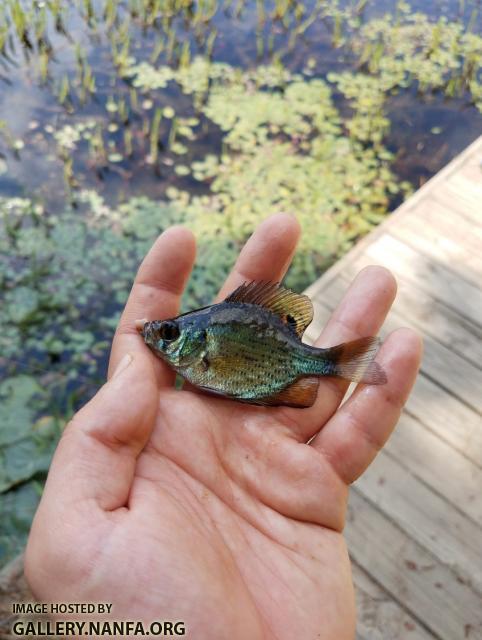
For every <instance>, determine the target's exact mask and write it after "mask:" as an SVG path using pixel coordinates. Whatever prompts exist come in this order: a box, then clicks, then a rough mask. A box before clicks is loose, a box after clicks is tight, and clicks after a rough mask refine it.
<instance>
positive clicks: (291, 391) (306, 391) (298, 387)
mask: <svg viewBox="0 0 482 640" xmlns="http://www.w3.org/2000/svg"><path fill="white" fill-rule="evenodd" d="M319 382H320V380H319V378H318V377H317V376H308V377H306V378H300V379H299V380H296V382H293V383H292V384H290V385H289V386H288V387H285V388H284V389H282V390H281V391H279V392H278V393H276V394H275V395H272V396H268V397H266V398H260V399H259V404H265V405H271V406H279V405H285V406H287V407H298V408H303V407H311V406H312V405H313V403H314V402H315V400H316V394H317V392H318V384H319Z"/></svg>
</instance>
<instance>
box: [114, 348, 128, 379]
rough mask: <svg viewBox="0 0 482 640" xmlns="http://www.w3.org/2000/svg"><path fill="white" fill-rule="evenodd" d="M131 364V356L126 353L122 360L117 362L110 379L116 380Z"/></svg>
mask: <svg viewBox="0 0 482 640" xmlns="http://www.w3.org/2000/svg"><path fill="white" fill-rule="evenodd" d="M131 362H132V356H131V354H130V353H126V354H125V356H124V357H123V358H122V360H121V361H120V362H119V364H118V365H117V367H116V368H115V371H114V373H113V374H112V379H114V378H117V376H118V375H120V374H121V373H122V372H123V371H124V370H125V369H127V367H128V366H129V365H130V363H131Z"/></svg>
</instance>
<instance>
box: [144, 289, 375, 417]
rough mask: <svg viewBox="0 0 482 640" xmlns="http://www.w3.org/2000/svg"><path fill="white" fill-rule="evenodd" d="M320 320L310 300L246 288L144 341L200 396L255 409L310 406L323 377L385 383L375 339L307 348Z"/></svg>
mask: <svg viewBox="0 0 482 640" xmlns="http://www.w3.org/2000/svg"><path fill="white" fill-rule="evenodd" d="M312 318H313V306H312V304H311V301H310V300H309V298H308V297H307V296H304V295H300V294H297V293H295V292H293V291H290V290H289V289H285V288H283V287H281V286H279V285H278V284H274V283H266V282H260V283H257V282H252V283H249V284H243V285H241V286H240V287H238V289H236V291H234V292H233V293H232V294H231V295H230V296H228V297H227V298H226V300H224V301H223V302H220V303H219V304H214V305H211V306H209V307H205V308H202V309H197V310H195V311H191V312H188V313H185V314H183V315H180V316H178V317H176V318H172V319H168V320H154V321H151V322H146V323H145V324H144V326H143V328H142V335H143V337H144V340H145V342H146V344H147V345H148V346H149V347H150V348H151V349H152V351H153V352H154V353H155V354H156V355H158V356H159V357H160V358H162V359H163V360H165V361H166V362H167V363H168V364H169V365H170V366H171V367H172V368H173V369H174V370H175V371H177V372H178V373H179V374H180V375H181V376H182V377H183V378H185V379H186V380H188V381H189V382H190V383H191V384H193V385H195V386H196V387H199V388H200V389H202V390H204V391H207V392H210V393H214V394H217V395H221V396H224V397H226V398H231V399H235V400H239V401H242V402H249V403H252V404H261V405H273V406H275V405H287V406H293V407H309V406H311V405H312V404H313V402H314V400H315V398H316V393H317V389H318V382H319V377H320V376H337V377H341V378H345V379H347V380H350V381H356V382H364V383H368V384H382V383H384V382H385V381H386V377H385V374H384V372H383V370H382V369H381V367H380V366H379V365H378V364H377V363H376V362H374V361H373V358H374V356H375V353H376V349H377V346H378V340H377V339H376V338H372V337H368V338H362V339H360V340H355V341H353V342H348V343H344V344H341V345H337V346H335V347H331V348H328V349H319V348H316V347H312V346H310V345H307V344H305V343H303V342H302V341H301V337H302V335H303V333H304V331H305V329H306V327H307V326H308V325H309V324H310V322H311V320H312Z"/></svg>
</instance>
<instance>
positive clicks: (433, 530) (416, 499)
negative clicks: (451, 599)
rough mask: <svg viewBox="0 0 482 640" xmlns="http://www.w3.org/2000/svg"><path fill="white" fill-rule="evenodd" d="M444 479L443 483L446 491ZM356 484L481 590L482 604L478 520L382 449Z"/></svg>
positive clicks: (455, 479) (456, 479) (414, 537)
mask: <svg viewBox="0 0 482 640" xmlns="http://www.w3.org/2000/svg"><path fill="white" fill-rule="evenodd" d="M425 455H426V456H427V457H429V456H430V455H431V452H430V451H426V450H425ZM442 470H443V467H442V468H441V471H442ZM446 477H449V476H448V474H447V476H446ZM440 480H441V481H440V487H439V488H440V490H443V488H444V484H443V483H442V479H440ZM450 480H451V482H462V481H463V478H462V477H460V476H455V477H453V478H450ZM356 488H357V490H358V491H359V492H360V493H361V494H362V495H363V496H365V497H366V498H367V499H369V500H370V502H372V503H373V504H375V505H376V506H377V507H378V508H379V509H380V511H382V512H383V513H384V514H385V515H386V516H388V517H389V518H390V520H392V521H393V522H395V523H396V524H397V525H398V526H399V527H400V529H401V530H403V531H404V532H405V533H406V534H407V536H409V537H410V538H411V539H412V540H415V541H416V542H417V543H418V544H420V546H422V547H424V548H425V549H428V550H429V551H430V552H431V554H432V555H433V556H434V557H435V558H436V559H437V561H439V562H442V563H443V564H445V565H447V566H448V567H450V568H451V569H452V570H453V572H454V574H455V576H456V577H457V578H458V579H460V580H463V581H464V582H465V583H466V584H467V585H468V586H470V588H472V589H473V590H474V591H476V592H477V593H478V594H479V596H480V598H481V600H480V602H481V603H482V565H481V563H480V540H481V539H482V529H481V527H479V525H477V524H476V523H474V522H473V521H472V520H469V519H468V518H467V517H466V516H464V515H463V514H461V513H460V512H459V511H458V510H457V509H455V508H454V506H453V505H451V504H450V503H449V502H447V500H445V499H444V498H443V497H441V496H440V495H439V494H437V493H435V492H434V491H433V490H432V489H430V488H429V487H428V486H427V485H425V484H424V483H422V482H421V481H420V480H419V479H418V478H416V477H415V476H413V475H412V474H411V473H410V472H409V471H407V469H405V468H404V467H403V466H402V465H401V464H400V463H399V462H398V461H397V460H395V459H394V458H393V457H392V456H390V455H388V453H386V452H385V451H383V450H382V451H380V453H379V454H378V456H377V458H376V459H375V461H374V462H373V463H372V464H371V466H370V467H369V469H368V470H367V471H365V473H364V474H363V476H362V477H361V478H360V479H359V480H358V481H357V483H356Z"/></svg>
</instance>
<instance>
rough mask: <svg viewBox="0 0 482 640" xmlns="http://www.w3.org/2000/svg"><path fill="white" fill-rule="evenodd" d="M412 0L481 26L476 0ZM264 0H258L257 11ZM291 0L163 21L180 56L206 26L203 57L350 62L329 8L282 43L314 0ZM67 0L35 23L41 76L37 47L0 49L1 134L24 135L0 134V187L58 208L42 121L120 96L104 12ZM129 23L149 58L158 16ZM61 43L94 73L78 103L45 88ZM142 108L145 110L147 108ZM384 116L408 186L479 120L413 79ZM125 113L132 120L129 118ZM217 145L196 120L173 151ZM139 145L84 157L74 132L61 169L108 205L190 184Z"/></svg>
mask: <svg viewBox="0 0 482 640" xmlns="http://www.w3.org/2000/svg"><path fill="white" fill-rule="evenodd" d="M24 4H25V3H24ZM81 4H82V3H81ZM360 4H361V3H360ZM39 5H40V6H41V5H42V3H39ZM412 5H413V7H414V8H415V9H420V10H423V11H424V12H425V13H427V12H428V13H429V15H430V16H431V17H432V18H433V19H438V18H439V17H440V16H442V15H445V16H447V17H448V18H449V19H451V20H453V19H461V20H462V21H464V22H465V23H467V22H468V21H470V20H471V17H472V20H473V22H474V24H473V29H474V30H475V31H476V30H480V28H481V19H480V16H481V14H482V12H481V11H479V13H478V15H477V17H476V18H475V21H474V14H473V12H474V11H475V10H477V9H478V2H466V3H462V2H459V1H458V0H450V1H445V2H440V1H437V2H431V3H424V2H422V1H421V0H418V1H417V2H414V3H412ZM105 6H106V3H105V2H95V3H93V7H94V11H95V13H96V15H97V16H101V14H102V9H103V8H104V7H105ZM272 6H273V5H272V4H271V3H266V7H267V10H266V12H267V13H269V10H270V9H271V8H272ZM303 6H304V7H305V14H304V15H303V16H302V17H301V18H300V20H299V21H296V20H295V19H294V18H293V16H292V15H291V17H290V18H289V19H287V26H286V27H284V26H283V25H282V24H280V23H278V22H273V21H270V20H269V19H266V20H265V22H264V23H263V19H262V15H261V14H260V10H259V4H258V3H255V2H247V3H245V4H244V6H243V8H242V10H241V12H240V14H239V15H237V7H239V5H237V4H236V3H225V4H224V10H223V9H222V8H218V9H217V11H216V12H215V13H214V15H213V16H212V17H211V18H210V19H209V20H206V21H205V22H204V23H203V24H201V25H196V24H195V22H196V20H195V17H194V18H191V20H190V19H189V18H188V17H186V16H187V15H188V14H187V13H186V14H185V16H184V17H182V16H180V17H177V18H175V19H174V20H173V22H172V24H173V26H172V32H175V33H176V34H177V36H178V38H179V40H180V42H182V43H184V42H189V43H190V53H191V55H194V54H195V53H196V52H203V51H205V49H206V41H207V40H208V38H209V34H210V33H216V38H215V40H214V46H213V49H212V59H213V60H214V61H222V62H227V63H229V64H232V65H235V66H240V67H242V68H251V67H253V66H255V65H257V64H259V63H260V62H263V61H265V62H266V61H269V59H271V58H272V57H273V55H275V56H276V55H278V56H279V57H280V58H281V60H282V62H283V64H284V65H285V66H286V67H287V68H288V69H290V70H292V71H295V72H302V71H303V70H304V69H305V64H306V60H308V59H309V58H313V60H314V65H313V73H314V75H315V76H319V77H322V78H323V77H326V75H327V73H329V72H330V71H343V70H350V69H353V68H354V66H355V63H356V61H355V58H354V56H353V55H351V54H350V53H348V52H347V49H346V48H339V49H336V48H334V47H333V46H332V34H333V29H334V25H333V21H332V20H331V19H323V20H322V19H317V20H315V21H314V22H313V23H312V24H310V26H308V28H307V29H306V31H304V33H303V34H302V35H301V36H299V37H298V38H297V39H296V42H295V46H293V47H292V48H290V46H289V44H290V37H292V34H293V30H294V28H295V27H296V25H297V24H300V23H303V20H306V19H307V18H308V17H309V15H310V12H312V11H313V10H314V7H315V4H314V3H313V2H311V3H310V2H307V3H304V5H303ZM67 7H68V9H67V11H66V14H65V18H64V24H63V28H65V33H59V32H58V31H56V30H55V29H54V28H53V25H52V24H51V25H50V27H49V29H48V30H47V33H48V39H49V43H50V45H51V47H52V49H53V51H54V55H53V57H52V61H51V62H50V64H49V69H50V71H49V75H50V78H49V80H48V81H47V82H46V83H45V85H44V86H42V85H41V84H39V82H38V71H37V70H36V65H37V63H38V56H35V55H32V53H31V52H29V51H28V49H26V48H23V49H21V48H20V47H19V46H18V44H17V46H16V47H15V51H12V50H11V49H9V50H8V52H6V54H5V55H4V56H3V58H1V59H0V60H1V65H0V121H1V120H4V121H5V122H6V123H7V125H8V128H9V129H10V131H11V134H12V136H13V138H15V139H20V140H22V142H23V145H24V146H23V148H22V149H21V150H19V151H17V152H16V153H14V152H12V150H11V149H9V145H7V144H6V143H5V140H3V141H2V140H1V138H0V154H1V155H0V162H2V158H3V167H4V170H5V169H7V170H6V171H4V172H3V173H2V171H1V170H0V195H3V196H25V195H28V196H34V197H36V198H40V199H42V200H43V201H45V202H46V203H47V206H48V208H49V209H50V210H54V211H55V210H61V209H62V206H63V203H64V201H65V198H66V196H67V195H68V194H67V193H66V188H65V183H64V178H63V170H64V164H63V162H62V161H61V160H60V159H59V158H58V151H57V145H56V143H55V140H54V139H53V136H52V133H51V132H49V127H53V128H54V129H57V128H60V127H61V126H62V125H64V124H66V123H72V122H75V121H76V120H78V119H85V117H86V116H90V117H92V118H94V119H96V120H97V121H98V122H104V123H105V125H107V122H108V114H107V113H106V110H105V104H106V102H107V100H108V98H109V96H110V95H116V96H122V95H123V96H125V98H126V100H128V87H127V85H126V83H125V82H124V81H123V80H122V79H120V78H118V77H117V75H116V72H115V68H114V66H113V64H112V60H111V55H110V45H109V42H108V32H109V29H107V28H106V26H105V21H103V20H102V18H100V17H99V18H98V25H97V27H96V29H93V28H92V27H88V26H87V24H86V20H85V18H83V17H82V15H81V14H82V11H80V10H79V9H78V8H76V3H75V2H71V3H69V4H68V5H67ZM395 7H396V3H395V2H394V1H390V2H385V1H384V2H381V1H372V2H369V3H367V4H366V6H365V7H364V8H363V11H362V13H361V19H362V20H365V21H367V20H370V19H372V18H374V17H376V16H380V15H382V14H383V13H385V12H393V11H395ZM118 14H119V16H120V20H121V21H122V20H123V19H125V16H126V15H127V11H126V3H120V4H119V9H118ZM0 24H1V19H0ZM129 33H130V34H131V38H132V42H133V43H134V46H133V48H132V54H133V55H134V56H135V57H136V58H137V59H138V60H143V59H149V57H150V56H151V55H152V53H153V51H155V48H156V45H157V43H158V42H159V38H160V37H164V38H165V35H164V36H163V35H162V28H161V27H157V28H156V27H151V28H148V29H143V28H142V27H141V26H140V25H139V24H137V23H136V22H135V21H131V22H130V26H129ZM73 42H78V43H80V44H81V45H82V47H83V48H84V50H85V56H86V60H87V61H88V63H89V65H90V66H91V67H92V70H93V72H94V74H95V77H96V91H95V93H94V95H93V96H92V99H89V100H88V101H87V102H86V104H85V105H82V104H80V103H79V101H78V100H77V101H74V102H75V104H74V112H73V113H70V114H69V113H68V112H67V111H66V109H65V108H64V107H63V106H61V105H59V103H58V101H57V99H56V98H55V97H54V96H53V95H52V88H53V87H57V88H56V89H55V91H58V83H59V82H60V79H61V78H62V77H63V75H65V74H69V76H70V78H71V79H73V77H74V75H75V68H76V62H75V49H74V47H73V46H72V43H73ZM260 43H262V49H261V48H260ZM179 53H180V50H178V55H179ZM175 57H176V56H175V55H174V58H175ZM166 58H167V55H166V53H165V52H162V53H161V54H160V55H159V57H158V59H157V63H162V62H165V60H166ZM159 101H160V102H159V103H160V104H170V105H173V106H174V107H175V109H176V111H179V112H182V110H183V108H184V105H186V104H187V103H188V102H189V101H188V99H187V98H186V97H185V96H183V95H182V94H180V92H177V94H173V90H172V88H167V89H166V90H163V91H162V92H159ZM140 111H142V109H141V110H140ZM151 114H152V111H151ZM146 115H147V116H149V112H148V111H146ZM388 115H389V118H390V120H391V123H392V126H391V130H390V133H389V135H388V138H387V141H386V144H387V146H388V148H389V149H391V150H392V151H394V152H395V153H396V160H395V164H394V168H395V171H396V173H397V174H398V175H399V176H400V179H406V180H409V181H410V182H411V183H412V185H413V186H414V187H415V188H417V187H419V186H420V185H421V184H423V182H425V181H426V180H427V179H428V178H429V177H430V176H432V175H433V174H434V173H436V172H437V171H438V170H440V168H442V167H443V166H444V165H445V164H446V163H447V162H448V161H449V160H450V159H451V158H453V157H454V156H455V155H457V154H458V153H459V152H460V151H461V150H462V149H464V148H465V147H466V146H467V145H468V144H469V143H470V142H471V141H472V140H473V139H474V138H475V137H477V135H479V134H480V133H481V131H482V125H481V118H480V113H479V112H478V111H477V109H476V108H475V107H473V106H468V104H467V100H466V99H462V98H458V99H451V100H447V99H446V98H444V96H442V95H440V94H439V93H434V94H429V95H426V96H420V95H417V94H416V92H415V91H413V90H409V91H405V92H403V93H401V94H399V95H398V96H395V97H393V98H391V99H390V101H389V113H388ZM132 118H133V120H137V121H138V122H137V126H138V127H140V126H141V121H142V118H143V115H142V113H140V114H139V113H138V114H135V115H133V116H132ZM133 124H134V128H135V126H136V123H133ZM46 127H47V130H46ZM163 129H164V130H163ZM434 132H435V133H434ZM122 134H123V130H122V128H120V130H119V131H118V132H117V133H114V134H113V135H111V136H110V139H111V141H112V143H113V144H115V145H116V147H117V146H118V145H120V144H121V139H122ZM160 134H161V140H162V144H164V146H165V145H166V143H167V139H166V138H167V126H166V123H163V125H162V126H161V132H160ZM219 148H220V135H219V131H218V130H217V128H216V127H214V126H206V129H205V130H204V131H203V133H202V135H200V136H199V138H198V140H196V141H195V142H194V143H193V144H192V145H190V151H189V154H188V156H187V157H186V158H183V162H184V163H186V164H188V163H189V161H191V160H193V159H197V158H202V157H203V156H204V155H206V153H209V152H213V151H214V152H218V151H219ZM145 155H146V149H145V143H143V144H140V145H138V146H137V147H136V145H135V149H134V153H133V155H132V157H131V158H130V159H124V160H123V161H122V162H120V163H116V164H112V163H110V164H109V166H108V167H103V168H101V169H99V168H98V167H93V166H92V161H91V159H90V158H89V154H88V153H87V145H86V144H85V143H81V144H79V145H78V148H77V149H76V150H75V151H74V152H73V154H72V156H73V174H74V176H75V179H76V182H77V183H78V184H79V185H80V186H82V187H87V188H92V189H95V190H96V191H97V192H99V193H101V194H102V196H103V197H104V198H105V199H106V201H107V202H108V203H109V204H110V203H117V202H119V201H123V200H125V199H127V198H129V197H130V196H132V195H140V194H143V195H147V196H149V197H152V198H155V199H158V198H161V199H162V198H164V197H165V191H166V188H168V187H169V186H170V185H173V184H175V185H176V186H181V187H182V188H184V189H188V190H191V191H192V190H193V189H195V188H200V187H199V185H196V184H195V183H194V182H193V181H192V180H190V179H179V178H178V177H177V176H176V175H175V174H174V173H173V171H172V169H170V168H169V165H168V164H167V165H163V164H162V162H161V163H160V165H158V167H157V170H154V169H153V168H152V167H150V166H146V164H145ZM161 155H162V147H161ZM5 164H6V166H5Z"/></svg>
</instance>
